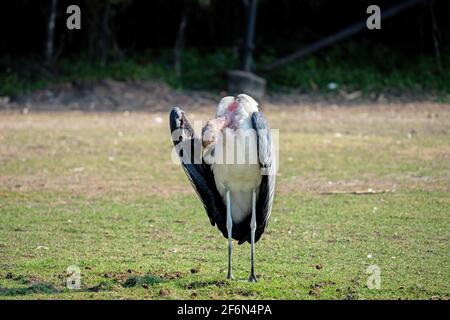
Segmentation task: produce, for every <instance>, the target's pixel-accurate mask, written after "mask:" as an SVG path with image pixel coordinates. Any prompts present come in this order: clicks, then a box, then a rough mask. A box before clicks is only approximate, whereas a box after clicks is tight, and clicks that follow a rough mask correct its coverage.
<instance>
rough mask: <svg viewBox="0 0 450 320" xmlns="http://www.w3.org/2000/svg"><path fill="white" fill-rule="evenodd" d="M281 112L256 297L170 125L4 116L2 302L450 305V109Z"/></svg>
mask: <svg viewBox="0 0 450 320" xmlns="http://www.w3.org/2000/svg"><path fill="white" fill-rule="evenodd" d="M186 110H187V111H188V116H189V117H190V118H191V119H203V120H204V119H206V118H207V117H208V116H209V115H212V114H213V111H212V110H201V109H199V108H193V110H192V111H191V112H189V108H186ZM265 110H266V114H267V117H268V119H269V121H270V123H271V126H272V128H278V129H280V170H279V176H278V185H277V191H276V196H275V203H274V209H273V212H272V218H271V222H270V225H269V228H268V230H267V232H266V233H265V234H264V235H263V237H262V239H261V241H260V242H258V243H257V245H256V273H257V276H259V282H258V283H256V284H253V283H248V282H247V281H246V280H247V278H248V274H249V270H250V246H249V245H248V244H244V245H241V246H237V245H236V244H235V247H234V248H235V250H234V253H233V254H234V262H235V266H234V275H235V278H236V280H234V281H228V280H226V266H227V248H226V239H225V238H223V237H222V236H221V235H220V234H219V232H218V230H217V229H216V228H213V227H211V226H210V224H209V221H208V218H207V216H206V213H205V212H204V210H203V209H202V206H201V204H200V202H199V200H198V199H197V198H196V196H195V193H194V192H193V190H192V188H191V186H190V185H189V182H188V180H187V178H186V177H185V175H184V173H183V171H182V169H181V167H179V166H178V165H175V164H173V163H172V162H171V161H170V152H171V148H172V146H171V141H170V136H169V130H168V124H167V122H168V119H167V116H168V114H166V113H143V112H142V113H137V112H125V113H122V112H120V113H119V112H117V113H81V112H59V113H56V112H55V113H48V112H41V113H33V112H30V113H26V114H22V113H19V112H2V113H0V266H1V268H0V299H180V298H182V299H247V298H250V299H448V298H449V297H450V268H449V266H450V194H449V192H450V105H448V104H447V105H445V104H417V105H415V104H408V105H375V104H374V105H363V106H361V107H336V106H335V107H333V106H317V105H316V106H315V105H310V106H301V107H300V106H296V105H274V104H269V105H267V106H266V109H265ZM369 189H372V190H373V191H374V193H372V194H354V193H353V192H354V191H358V192H359V191H367V190H369ZM72 265H75V266H78V267H79V268H80V272H81V274H80V276H81V289H79V290H76V289H72V290H71V289H68V288H67V287H66V284H65V282H66V279H67V277H68V273H67V268H68V267H69V266H72ZM373 265H375V266H377V267H378V268H379V269H380V270H381V276H380V279H381V287H380V288H379V289H376V288H375V289H371V288H369V287H367V285H366V283H367V280H368V278H369V277H370V275H368V274H366V269H367V268H368V267H369V266H373Z"/></svg>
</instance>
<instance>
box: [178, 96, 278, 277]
mask: <svg viewBox="0 0 450 320" xmlns="http://www.w3.org/2000/svg"><path fill="white" fill-rule="evenodd" d="M170 130H171V133H172V140H173V143H174V145H175V148H176V151H177V154H178V156H180V158H181V164H182V166H183V168H184V170H185V172H186V174H187V176H188V178H189V180H190V182H191V184H192V186H193V187H194V189H195V191H196V192H197V194H198V196H199V198H200V200H201V201H202V203H203V206H204V208H205V210H206V213H207V214H208V217H209V220H210V222H211V225H213V226H214V225H217V227H218V229H219V230H220V231H221V232H222V234H223V236H224V237H225V238H227V239H228V275H227V278H228V279H233V273H232V259H231V256H232V243H231V242H232V239H235V240H237V241H238V244H242V243H244V242H249V243H250V244H251V272H250V277H249V281H250V282H256V276H255V267H254V252H255V249H254V246H255V243H256V242H257V241H258V240H259V239H260V238H261V235H262V234H263V232H264V230H265V228H266V226H267V224H268V222H269V217H270V213H271V211H272V202H273V197H274V191H275V174H276V173H275V166H276V165H275V160H276V158H275V151H274V146H273V143H272V135H271V132H270V129H269V126H268V124H267V121H266V119H265V118H264V116H263V114H262V113H261V112H259V110H258V103H257V102H256V101H255V100H254V99H253V98H251V97H250V96H248V95H246V94H240V95H238V96H237V97H236V98H235V97H224V98H222V99H221V100H220V102H219V104H218V105H217V108H216V118H214V119H213V120H210V121H208V122H207V124H206V126H205V127H204V128H203V130H202V139H199V138H198V137H197V135H196V134H195V133H194V130H193V128H192V127H191V125H190V124H189V122H188V120H187V118H186V114H185V112H184V111H183V110H181V109H180V108H179V107H174V108H173V109H172V111H171V112H170ZM251 132H252V133H253V134H249V133H251ZM223 136H226V139H225V138H222V139H220V137H223ZM230 136H231V138H232V139H231V140H233V141H234V143H233V144H232V145H231V147H230V145H227V143H228V142H229V141H231V140H230V138H229V137H230ZM246 139H248V140H246ZM202 146H203V148H202ZM219 147H222V150H225V151H224V152H225V153H226V152H229V151H230V150H231V149H232V150H235V151H236V154H237V155H245V156H246V157H245V159H246V162H244V163H242V162H236V159H235V157H233V160H234V161H233V160H232V161H231V162H230V161H229V158H227V159H228V161H225V162H223V161H222V162H220V161H217V159H215V161H211V160H208V161H206V160H205V159H206V156H205V154H206V152H207V151H208V150H209V152H210V155H211V154H212V155H214V154H217V152H218V149H219ZM202 149H203V152H202ZM256 155H257V156H256ZM252 156H253V158H254V159H255V160H254V161H253V162H251V161H247V158H249V159H250V158H251V157H252Z"/></svg>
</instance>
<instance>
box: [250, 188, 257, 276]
mask: <svg viewBox="0 0 450 320" xmlns="http://www.w3.org/2000/svg"><path fill="white" fill-rule="evenodd" d="M255 231H256V192H255V190H253V195H252V219H251V221H250V232H251V233H250V236H251V242H252V243H251V246H252V267H251V270H250V277H249V278H248V281H249V282H256V281H257V280H256V276H255Z"/></svg>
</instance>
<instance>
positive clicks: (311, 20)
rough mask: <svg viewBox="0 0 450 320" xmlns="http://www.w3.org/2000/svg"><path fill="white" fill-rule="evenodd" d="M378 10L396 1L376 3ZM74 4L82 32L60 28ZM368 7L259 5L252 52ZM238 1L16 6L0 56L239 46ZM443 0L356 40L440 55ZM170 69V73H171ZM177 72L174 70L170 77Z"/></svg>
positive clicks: (241, 0) (308, 37)
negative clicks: (79, 15)
mask: <svg viewBox="0 0 450 320" xmlns="http://www.w3.org/2000/svg"><path fill="white" fill-rule="evenodd" d="M376 2H377V4H378V5H380V7H381V8H382V10H383V8H387V7H389V6H390V5H392V4H395V3H398V2H400V0H399V1H388V0H378V1H376ZM71 4H77V5H79V6H80V8H81V12H82V29H81V30H72V31H69V30H67V28H66V23H65V22H66V19H67V14H66V8H67V6H69V5H71ZM370 4H373V1H365V0H353V1H345V2H344V1H333V0H260V1H259V7H258V16H257V22H256V47H257V50H256V53H257V54H258V53H261V52H265V53H273V54H275V55H279V54H286V53H289V51H292V50H295V49H298V48H299V47H300V46H302V45H306V44H308V43H311V42H313V41H316V40H318V39H320V38H321V37H324V36H327V35H329V34H331V33H333V32H336V31H337V30H339V29H341V28H343V27H345V26H347V25H349V24H351V23H353V22H355V21H360V20H361V19H364V18H366V17H367V14H366V12H365V11H366V8H367V6H368V5H370ZM246 5H247V1H245V0H153V1H148V0H147V1H146V0H95V1H92V0H39V1H36V0H16V1H12V0H11V1H3V2H2V4H1V8H2V9H1V11H0V32H1V42H0V57H1V56H9V57H13V58H14V57H16V56H27V55H32V56H34V57H42V58H43V60H44V61H47V62H48V63H51V62H54V61H57V60H58V59H59V58H60V57H63V56H70V55H77V54H85V55H88V56H89V57H90V58H91V59H96V60H98V61H101V62H103V63H105V62H107V61H108V60H109V59H120V58H121V57H123V56H124V55H126V54H128V53H134V52H142V51H144V50H153V51H155V50H156V51H157V50H160V49H166V48H172V49H173V52H174V54H173V56H174V63H175V66H177V63H179V58H180V51H181V50H182V48H183V47H195V48H197V49H198V50H199V51H202V50H203V51H207V50H211V49H217V48H221V47H235V48H239V47H240V46H241V43H242V40H243V36H244V30H245V8H246ZM449 33H450V1H446V0H434V1H427V2H426V3H425V4H423V5H418V6H417V7H415V8H412V9H410V10H408V11H407V12H405V13H402V14H400V15H399V16H398V17H396V18H395V19H392V20H389V21H387V22H386V23H383V26H382V30H379V31H376V32H364V33H363V34H361V35H359V36H358V37H360V38H361V37H364V39H366V40H367V41H370V42H373V43H380V44H384V45H389V46H393V47H396V48H397V49H398V50H400V51H402V50H403V51H405V52H407V53H408V54H418V53H424V52H425V53H430V54H436V55H440V54H442V53H441V52H442V49H443V48H445V47H447V46H448V43H449ZM176 70H177V67H176ZM177 72H179V71H177Z"/></svg>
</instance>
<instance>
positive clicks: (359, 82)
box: [0, 42, 450, 101]
mask: <svg viewBox="0 0 450 320" xmlns="http://www.w3.org/2000/svg"><path fill="white" fill-rule="evenodd" d="M448 50H449V49H448V48H447V49H445V48H444V49H443V50H442V61H441V64H442V68H441V69H439V68H438V63H437V61H436V59H435V57H434V56H433V55H430V54H415V55H413V56H411V55H409V54H402V53H399V52H396V51H393V50H391V49H389V48H387V47H377V48H373V46H372V45H370V44H368V43H364V42H349V43H344V44H341V45H338V46H335V47H333V48H331V49H326V50H324V51H323V52H321V53H319V54H317V55H313V56H309V57H305V58H303V59H300V60H297V61H294V62H293V63H290V64H288V65H286V66H284V67H282V68H279V69H276V70H275V71H274V72H273V73H268V74H263V76H264V77H266V78H267V80H268V89H269V91H271V92H280V91H281V92H292V91H301V92H305V93H321V94H329V95H331V96H332V95H333V94H335V91H330V90H329V89H328V84H329V83H331V82H334V83H336V84H337V85H338V90H343V91H345V92H353V91H357V90H358V91H361V92H362V93H363V94H365V95H368V94H370V93H388V94H394V95H395V94H399V95H400V94H404V93H406V94H409V95H413V96H421V95H431V96H432V97H434V98H435V99H436V100H437V101H448V99H449V95H450V91H449V90H450V89H449V88H450V73H449V72H447V70H448V69H449V67H450V60H449V57H450V54H448ZM362 52H363V53H364V54H361V53H362ZM279 56H280V53H277V54H275V53H274V52H262V53H260V54H259V55H258V56H257V58H256V66H255V67H256V72H257V73H259V70H261V69H262V67H264V66H265V65H266V64H268V63H270V62H272V61H274V60H275V59H276V58H277V57H279ZM386 57H389V59H386ZM35 60H36V59H33V58H27V59H25V60H24V61H23V62H20V61H19V62H17V61H16V62H15V64H16V65H20V66H21V67H20V68H21V69H22V71H18V70H19V68H6V71H5V72H2V73H1V74H0V96H2V95H12V96H16V95H20V94H22V93H24V92H31V91H33V90H36V89H41V88H45V87H47V86H49V85H51V84H58V83H63V82H68V81H82V82H83V81H84V82H89V81H98V80H101V79H108V78H110V79H116V80H122V81H149V80H158V81H161V82H164V83H167V84H169V85H170V86H172V87H174V88H177V89H190V90H192V89H195V90H214V91H217V90H223V89H225V88H226V80H225V73H226V71H227V70H230V69H236V68H238V67H239V57H238V54H237V53H236V52H234V51H232V50H230V49H218V50H215V51H210V52H208V53H205V52H200V51H198V50H195V49H186V50H184V52H183V54H182V75H181V77H177V76H176V75H175V73H174V70H173V67H172V52H171V51H170V50H163V51H161V52H158V53H156V52H146V53H140V54H133V55H128V56H127V57H126V58H123V59H120V60H111V61H110V62H109V63H107V64H106V65H101V64H100V63H99V62H96V61H92V60H90V59H88V58H87V57H84V56H83V55H81V56H77V57H71V58H63V59H61V60H60V61H58V62H57V63H56V65H55V71H56V72H55V74H54V75H53V76H50V75H48V73H43V72H42V70H40V69H37V68H36V66H35V65H33V63H30V61H31V62H32V61H35ZM11 61H12V60H11V58H9V59H8V58H6V57H5V58H3V59H1V60H0V66H1V65H5V66H8V65H10V64H11ZM27 66H28V67H27ZM39 70H40V71H39Z"/></svg>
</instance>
